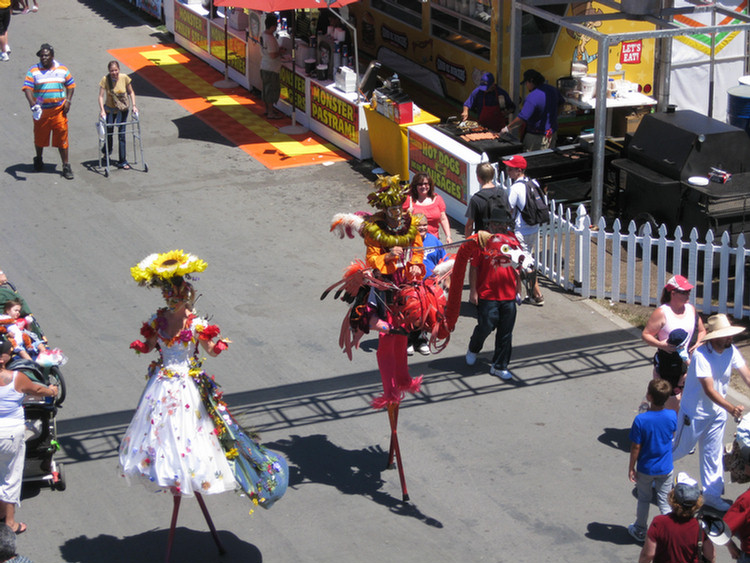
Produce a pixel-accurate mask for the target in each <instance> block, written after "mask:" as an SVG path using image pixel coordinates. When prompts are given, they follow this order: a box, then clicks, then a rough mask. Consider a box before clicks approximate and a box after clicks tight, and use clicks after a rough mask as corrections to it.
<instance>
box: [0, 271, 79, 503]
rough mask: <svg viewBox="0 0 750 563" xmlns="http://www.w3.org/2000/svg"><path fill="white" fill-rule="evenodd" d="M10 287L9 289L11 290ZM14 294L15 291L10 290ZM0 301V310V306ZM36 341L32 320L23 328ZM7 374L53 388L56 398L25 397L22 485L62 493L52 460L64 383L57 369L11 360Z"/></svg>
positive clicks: (58, 469) (60, 472) (61, 481)
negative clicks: (17, 374) (36, 485)
mask: <svg viewBox="0 0 750 563" xmlns="http://www.w3.org/2000/svg"><path fill="white" fill-rule="evenodd" d="M11 287H12V286H11ZM14 290H15V288H14ZM1 301H2V300H1V299H0V307H2V306H3V305H4V303H3V302H1ZM27 329H28V330H32V331H33V332H35V333H36V334H37V336H39V338H40V339H41V340H43V341H45V342H46V338H45V337H44V334H43V333H42V330H41V327H40V326H39V324H38V322H37V321H36V319H34V321H33V322H32V323H30V324H27ZM6 367H7V368H8V369H10V370H14V371H15V370H17V371H21V372H23V373H24V374H26V375H27V376H28V377H29V379H31V380H32V381H34V382H36V383H41V384H43V385H57V386H58V389H59V392H58V395H57V397H54V398H53V397H47V398H41V399H36V398H32V397H27V398H26V400H25V401H24V404H23V408H24V415H25V419H26V461H25V464H24V470H23V481H24V482H42V483H45V484H48V485H49V486H50V487H51V488H52V489H53V490H58V491H64V490H65V475H64V473H63V465H62V464H61V463H56V462H55V460H54V459H53V456H54V455H55V453H56V452H57V450H59V449H60V446H59V444H58V443H57V421H56V416H57V410H58V408H60V405H62V403H63V401H65V394H66V389H65V379H64V378H63V375H62V372H61V371H60V367H59V366H57V365H51V366H42V365H39V364H38V363H36V362H33V361H31V360H25V359H23V358H20V357H14V358H13V359H12V360H11V361H10V362H8V365H7V366H6Z"/></svg>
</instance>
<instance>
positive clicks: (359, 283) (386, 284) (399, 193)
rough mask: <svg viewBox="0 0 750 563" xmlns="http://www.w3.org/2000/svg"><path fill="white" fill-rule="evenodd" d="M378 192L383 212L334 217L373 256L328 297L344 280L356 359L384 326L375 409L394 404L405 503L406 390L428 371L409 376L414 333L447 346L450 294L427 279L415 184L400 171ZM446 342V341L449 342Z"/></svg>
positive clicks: (345, 344) (345, 332)
mask: <svg viewBox="0 0 750 563" xmlns="http://www.w3.org/2000/svg"><path fill="white" fill-rule="evenodd" d="M375 188H376V189H375V191H374V192H373V193H371V194H370V195H369V196H368V201H369V203H370V205H372V206H373V207H375V208H377V209H378V211H377V212H376V213H374V214H372V215H369V214H366V213H357V214H340V215H336V216H335V217H334V219H333V224H332V226H331V230H332V231H337V232H338V233H339V235H340V236H341V237H343V236H344V234H346V235H348V236H349V237H350V238H353V237H354V236H355V233H359V234H360V235H361V236H362V237H363V238H364V242H365V246H366V249H367V252H366V262H364V263H363V262H361V261H358V262H355V263H353V264H351V265H350V266H349V267H348V268H347V270H346V272H345V274H344V278H343V279H342V280H340V281H338V282H336V283H335V284H333V285H332V286H331V287H329V288H328V289H327V290H326V291H325V292H324V293H323V296H322V297H321V299H322V298H324V297H325V296H326V295H327V294H328V293H329V292H330V291H331V290H333V289H335V288H336V287H337V286H342V287H341V289H339V290H338V291H337V292H336V297H337V298H338V297H340V298H341V299H342V300H343V301H346V302H347V303H351V307H350V309H349V312H348V314H347V316H346V318H345V319H344V324H343V326H342V330H341V337H340V339H339V344H340V345H341V347H342V348H343V349H344V351H345V352H346V353H347V355H348V356H349V358H350V359H351V350H352V348H356V347H358V344H359V340H360V339H361V337H362V336H363V335H364V334H368V333H369V332H370V330H373V329H374V330H377V331H378V332H379V337H378V350H377V360H378V368H379V370H380V377H381V379H382V382H383V394H382V395H379V396H377V397H375V398H374V399H373V401H372V406H373V408H375V409H382V408H387V410H388V417H389V421H390V424H391V446H390V451H389V455H388V466H389V467H390V466H391V465H392V463H393V461H394V458H395V461H396V463H397V466H398V470H399V478H400V480H401V488H402V492H403V499H404V501H408V500H409V495H408V493H407V491H406V483H405V480H404V472H403V464H402V462H401V452H400V449H399V445H398V434H397V425H398V409H399V405H400V404H401V400H402V399H403V397H404V394H405V393H417V392H418V391H419V388H420V385H421V383H422V377H421V376H420V377H416V378H412V377H411V375H410V374H409V366H408V356H407V353H406V348H407V346H408V334H409V332H411V331H414V330H424V331H426V332H429V333H430V334H431V335H432V338H431V345H432V346H433V347H434V349H435V350H436V351H439V350H442V349H443V348H444V347H445V344H447V337H448V331H447V329H446V328H445V326H446V325H445V322H444V316H443V310H444V309H445V295H444V294H443V291H442V289H441V288H440V286H439V284H438V283H436V281H435V280H434V279H430V280H427V281H424V280H423V279H422V278H423V276H424V271H425V270H424V265H423V264H422V255H423V252H422V237H421V236H420V235H419V232H418V230H417V225H418V224H419V220H420V217H419V216H412V215H410V214H409V213H407V212H406V211H404V209H403V203H404V200H405V199H406V194H407V190H408V188H406V187H404V186H402V185H401V183H400V182H399V177H398V176H390V177H384V176H379V177H378V179H377V180H376V182H375ZM441 340H442V342H441Z"/></svg>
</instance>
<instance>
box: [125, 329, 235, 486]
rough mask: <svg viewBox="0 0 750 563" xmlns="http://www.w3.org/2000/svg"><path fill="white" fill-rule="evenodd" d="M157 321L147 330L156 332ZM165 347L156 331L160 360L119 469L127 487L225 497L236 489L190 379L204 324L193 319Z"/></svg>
mask: <svg viewBox="0 0 750 563" xmlns="http://www.w3.org/2000/svg"><path fill="white" fill-rule="evenodd" d="M157 318H158V315H154V316H153V317H152V318H151V321H150V322H149V323H148V325H150V326H153V327H156V326H157V325H158V322H157ZM189 322H190V325H189V327H188V328H187V329H186V330H183V331H182V332H181V333H180V334H179V335H178V336H177V337H175V338H174V339H172V340H170V341H167V340H165V339H164V338H163V336H162V335H161V334H160V333H159V332H158V330H157V341H158V343H159V348H160V350H159V352H160V355H161V359H160V360H159V361H156V362H154V363H153V364H152V367H151V369H150V370H149V372H150V374H151V376H150V378H149V381H148V384H147V385H146V389H145V390H144V392H143V396H142V397H141V400H140V402H139V403H138V408H137V409H136V411H135V415H134V416H133V420H132V421H131V423H130V426H129V427H128V429H127V431H126V432H125V436H124V438H123V440H122V443H121V444H120V469H121V471H122V475H123V476H124V477H125V478H126V479H127V480H128V482H131V481H132V480H134V479H138V480H141V481H142V482H143V483H144V484H145V485H147V486H149V488H153V489H154V490H166V489H170V488H171V489H172V490H173V492H175V493H176V492H179V494H181V495H183V496H193V494H194V493H195V492H198V493H201V494H215V493H223V492H225V491H232V490H234V489H235V488H237V482H236V480H235V478H234V476H233V474H232V468H231V467H230V463H229V461H228V460H227V458H226V455H225V452H224V450H223V449H222V447H221V445H220V443H219V439H218V437H217V430H216V426H215V425H214V423H213V421H212V419H211V417H210V416H209V414H208V412H207V411H206V407H205V406H204V405H203V402H202V401H201V395H200V391H199V389H198V386H197V385H196V383H195V381H194V379H193V376H191V370H192V372H193V375H195V374H196V373H197V372H200V371H201V370H200V365H199V364H198V363H197V361H196V360H195V359H194V356H195V352H196V350H197V346H198V334H199V331H200V330H202V329H203V328H204V327H206V325H207V323H206V321H205V320H204V319H200V318H197V317H194V318H192V319H190V321H189Z"/></svg>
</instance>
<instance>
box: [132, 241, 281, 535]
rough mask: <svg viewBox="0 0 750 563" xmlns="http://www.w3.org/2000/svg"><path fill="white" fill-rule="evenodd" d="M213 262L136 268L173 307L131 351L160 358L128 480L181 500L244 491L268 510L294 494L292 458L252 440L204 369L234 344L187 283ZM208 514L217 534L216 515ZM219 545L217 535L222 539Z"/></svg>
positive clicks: (170, 260)
mask: <svg viewBox="0 0 750 563" xmlns="http://www.w3.org/2000/svg"><path fill="white" fill-rule="evenodd" d="M205 268H206V263H205V262H203V261H202V260H200V259H199V258H197V257H196V256H193V255H191V254H186V253H184V252H182V251H171V252H168V253H165V254H159V255H156V254H153V255H151V256H149V257H147V258H146V259H145V260H143V261H142V262H141V263H139V264H138V265H137V266H135V267H134V268H132V269H131V274H132V275H133V278H134V279H135V280H136V281H137V282H138V283H139V284H141V285H144V286H147V287H158V288H160V289H161V291H162V295H163V297H164V299H165V300H166V303H167V306H166V307H163V308H161V309H159V310H158V311H157V312H156V314H154V315H153V316H152V317H151V318H150V319H149V320H148V322H146V323H144V324H143V327H142V328H141V335H142V336H143V338H144V340H143V341H140V340H136V341H135V342H133V343H132V344H131V345H130V347H131V348H132V349H134V350H135V351H136V352H138V353H148V352H151V351H153V350H157V351H158V352H159V359H157V360H155V361H153V362H152V363H151V365H150V367H149V370H148V374H147V379H148V383H147V384H146V389H145V390H144V392H143V395H142V397H141V400H140V402H139V404H138V408H137V409H136V412H135V415H134V416H133V420H132V421H131V423H130V426H129V427H128V429H127V431H126V432H125V436H124V437H123V439H122V442H121V445H120V468H121V471H122V475H123V476H124V477H125V478H126V479H127V480H128V482H131V481H133V480H140V481H141V482H143V483H144V484H146V485H147V486H148V487H149V488H151V489H153V490H168V491H171V492H172V494H173V495H174V498H175V511H174V513H173V526H172V528H173V529H174V524H175V522H176V517H177V510H178V506H179V498H180V497H182V496H188V497H189V496H196V497H197V498H198V501H199V502H200V503H201V508H204V505H203V502H202V500H201V494H216V493H223V492H225V491H232V490H236V489H237V490H240V492H242V493H244V494H246V495H247V496H249V497H250V499H251V500H252V501H253V503H254V504H256V505H257V504H260V505H261V506H263V507H265V508H268V507H269V506H270V505H271V504H273V502H275V501H276V500H278V498H280V497H281V495H282V494H283V493H284V491H285V490H286V486H287V481H288V471H287V465H286V461H285V460H284V458H283V457H282V456H280V455H278V454H275V453H274V452H270V451H268V450H266V449H265V448H263V446H261V445H260V444H258V443H256V441H255V440H254V439H252V438H251V437H248V436H247V435H246V434H245V433H244V432H243V430H242V429H241V428H240V427H239V425H238V424H237V422H236V421H235V420H234V417H232V415H231V413H230V412H229V410H228V408H227V406H226V404H225V403H224V402H223V400H222V399H221V395H222V393H221V391H220V390H219V387H218V385H216V383H215V382H214V380H213V378H212V377H210V376H208V375H207V374H206V372H204V371H203V369H202V368H201V362H200V359H199V357H198V354H199V352H200V350H199V347H200V348H202V351H203V352H205V353H207V354H208V355H209V356H218V355H219V354H220V353H221V352H222V351H224V350H226V349H227V347H228V345H229V343H230V341H229V340H227V339H223V338H218V336H219V334H220V329H219V327H218V326H216V325H210V324H208V323H207V322H206V320H205V319H203V318H200V317H199V316H198V315H197V314H196V313H195V311H194V310H193V303H194V300H195V291H194V289H193V286H192V285H191V284H190V282H188V281H187V279H189V278H190V274H193V273H195V272H202V271H203V270H205ZM204 515H205V516H206V519H207V520H208V521H209V526H211V527H212V524H211V522H210V519H209V517H208V513H207V512H206V511H205V510H204ZM215 539H216V536H215Z"/></svg>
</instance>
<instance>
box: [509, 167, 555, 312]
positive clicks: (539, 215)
mask: <svg viewBox="0 0 750 563" xmlns="http://www.w3.org/2000/svg"><path fill="white" fill-rule="evenodd" d="M503 164H505V170H506V174H507V175H508V177H509V178H510V179H511V181H512V182H513V183H512V184H511V186H510V191H509V193H508V209H510V212H511V215H512V216H513V220H514V222H515V233H516V238H517V239H518V241H519V242H520V243H521V245H522V246H523V247H524V250H526V252H528V253H529V254H531V255H532V256H534V249H535V248H536V243H537V239H538V238H539V236H538V235H539V225H542V224H544V223H548V222H549V207H548V206H547V202H546V201H545V199H544V196H543V194H542V190H541V188H540V186H539V183H538V182H537V181H536V180H532V179H531V178H527V177H526V159H525V158H524V157H522V156H521V155H520V154H516V155H513V156H511V157H510V158H507V159H503ZM524 281H525V283H526V299H525V300H524V302H526V303H531V304H533V305H537V306H538V307H541V306H542V305H544V296H543V295H542V292H541V290H540V289H539V281H538V280H537V274H536V270H534V272H533V273H531V274H528V275H526V277H525V280H524Z"/></svg>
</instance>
